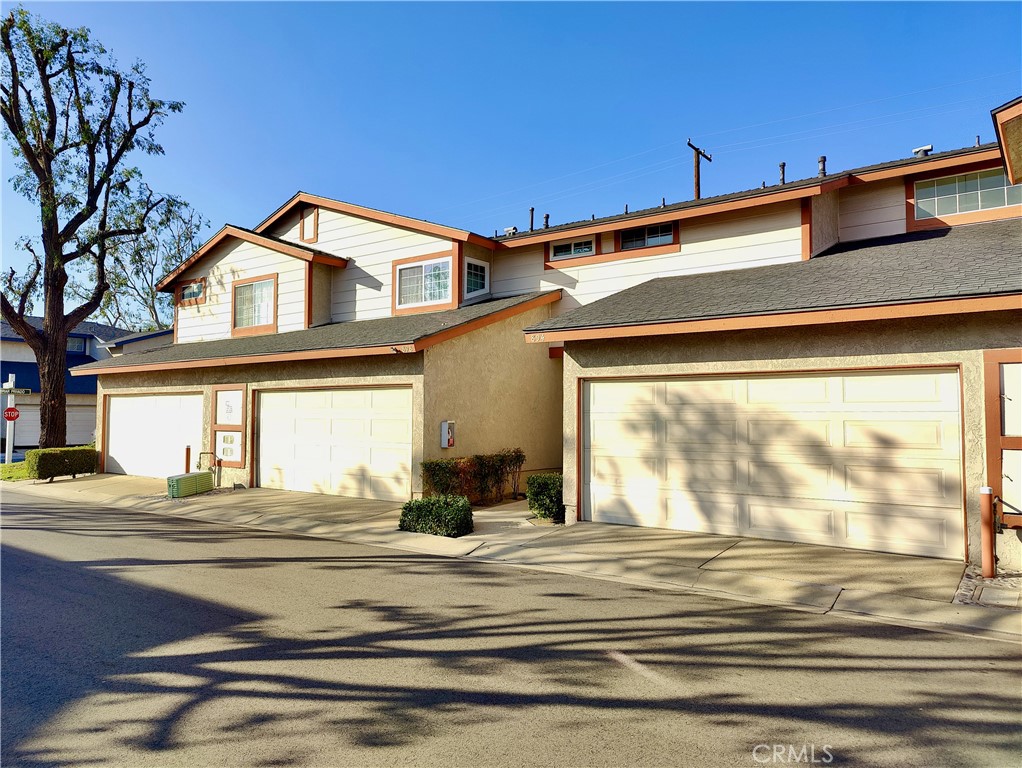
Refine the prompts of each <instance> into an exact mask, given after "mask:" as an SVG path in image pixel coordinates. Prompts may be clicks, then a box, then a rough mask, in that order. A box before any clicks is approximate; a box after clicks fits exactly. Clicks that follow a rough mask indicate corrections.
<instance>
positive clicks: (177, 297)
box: [174, 277, 206, 307]
mask: <svg viewBox="0 0 1022 768" xmlns="http://www.w3.org/2000/svg"><path fill="white" fill-rule="evenodd" d="M195 284H201V285H202V295H201V296H200V297H199V298H197V299H187V300H182V298H181V294H182V293H184V289H185V288H186V287H188V286H189V285H195ZM205 303H206V278H204V277H200V278H197V279H195V280H185V281H184V282H182V283H178V284H177V285H176V286H175V287H174V306H175V307H195V306H198V305H199V304H205Z"/></svg>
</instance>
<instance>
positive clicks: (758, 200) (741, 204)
mask: <svg viewBox="0 0 1022 768" xmlns="http://www.w3.org/2000/svg"><path fill="white" fill-rule="evenodd" d="M847 185H848V180H847V179H834V180H832V181H830V182H828V183H826V184H814V185H812V186H809V187H799V188H798V189H789V190H785V191H783V192H774V193H773V194H766V195H762V194H761V195H756V196H755V197H744V198H741V199H739V200H728V201H726V202H722V203H715V204H711V205H705V206H697V207H694V208H688V209H683V210H674V211H668V212H666V213H651V214H649V215H647V216H641V217H637V218H634V219H622V220H619V221H614V222H603V223H602V224H593V225H590V226H587V227H579V228H578V229H567V230H560V231H559V232H554V233H551V234H542V233H539V234H535V235H532V234H530V235H529V236H528V237H516V238H515V239H514V240H510V241H507V242H504V243H503V245H504V246H505V247H507V248H519V247H522V246H526V245H536V244H537V243H543V242H549V241H553V240H565V239H567V238H572V239H574V238H577V237H584V236H586V235H595V234H598V233H605V232H610V231H612V230H613V231H614V232H615V250H619V249H620V245H619V244H618V243H617V235H618V234H619V233H620V231H621V230H625V229H637V228H638V227H642V226H649V225H650V224H664V223H666V222H669V221H680V220H682V219H694V218H698V217H701V216H712V215H714V214H718V213H727V212H729V211H740V210H744V209H746V208H757V207H759V206H762V205H770V204H771V203H783V202H787V201H789V200H801V199H802V198H805V197H813V196H814V195H819V194H822V193H823V192H827V191H830V190H831V189H839V188H841V187H844V186H847Z"/></svg>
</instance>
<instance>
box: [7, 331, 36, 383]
mask: <svg viewBox="0 0 1022 768" xmlns="http://www.w3.org/2000/svg"><path fill="white" fill-rule="evenodd" d="M0 357H2V358H3V359H4V360H6V361H7V362H9V363H34V362H35V352H33V351H32V347H30V346H29V345H28V344H24V343H20V342H17V341H5V342H3V343H2V344H0ZM4 381H5V382H6V379H5V380H4ZM15 383H17V382H15Z"/></svg>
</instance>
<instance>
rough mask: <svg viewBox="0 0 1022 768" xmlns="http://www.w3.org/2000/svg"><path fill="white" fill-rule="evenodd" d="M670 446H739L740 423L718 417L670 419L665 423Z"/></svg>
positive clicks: (666, 437) (667, 440) (666, 436)
mask: <svg viewBox="0 0 1022 768" xmlns="http://www.w3.org/2000/svg"><path fill="white" fill-rule="evenodd" d="M665 429H666V431H665V439H666V442H667V444H668V445H671V444H674V445H737V444H738V422H737V421H736V420H734V419H720V418H717V417H716V416H712V415H710V416H705V417H698V416H692V417H686V418H683V419H678V418H670V417H669V418H668V419H667V420H666V421H665Z"/></svg>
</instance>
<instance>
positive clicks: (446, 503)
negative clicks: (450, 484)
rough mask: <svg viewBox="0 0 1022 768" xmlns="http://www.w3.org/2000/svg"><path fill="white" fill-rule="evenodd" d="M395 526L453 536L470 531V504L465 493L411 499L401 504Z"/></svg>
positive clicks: (407, 529)
mask: <svg viewBox="0 0 1022 768" xmlns="http://www.w3.org/2000/svg"><path fill="white" fill-rule="evenodd" d="M398 528H400V529H401V530H402V531H415V532H416V533H431V534H433V535H434V536H447V537H449V538H452V539H456V538H458V537H459V536H464V535H465V534H467V533H472V505H471V504H469V503H468V499H467V498H465V497H464V496H430V497H428V498H425V499H412V500H411V501H407V502H405V505H404V506H403V507H401V522H400V523H399V524H398Z"/></svg>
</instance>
